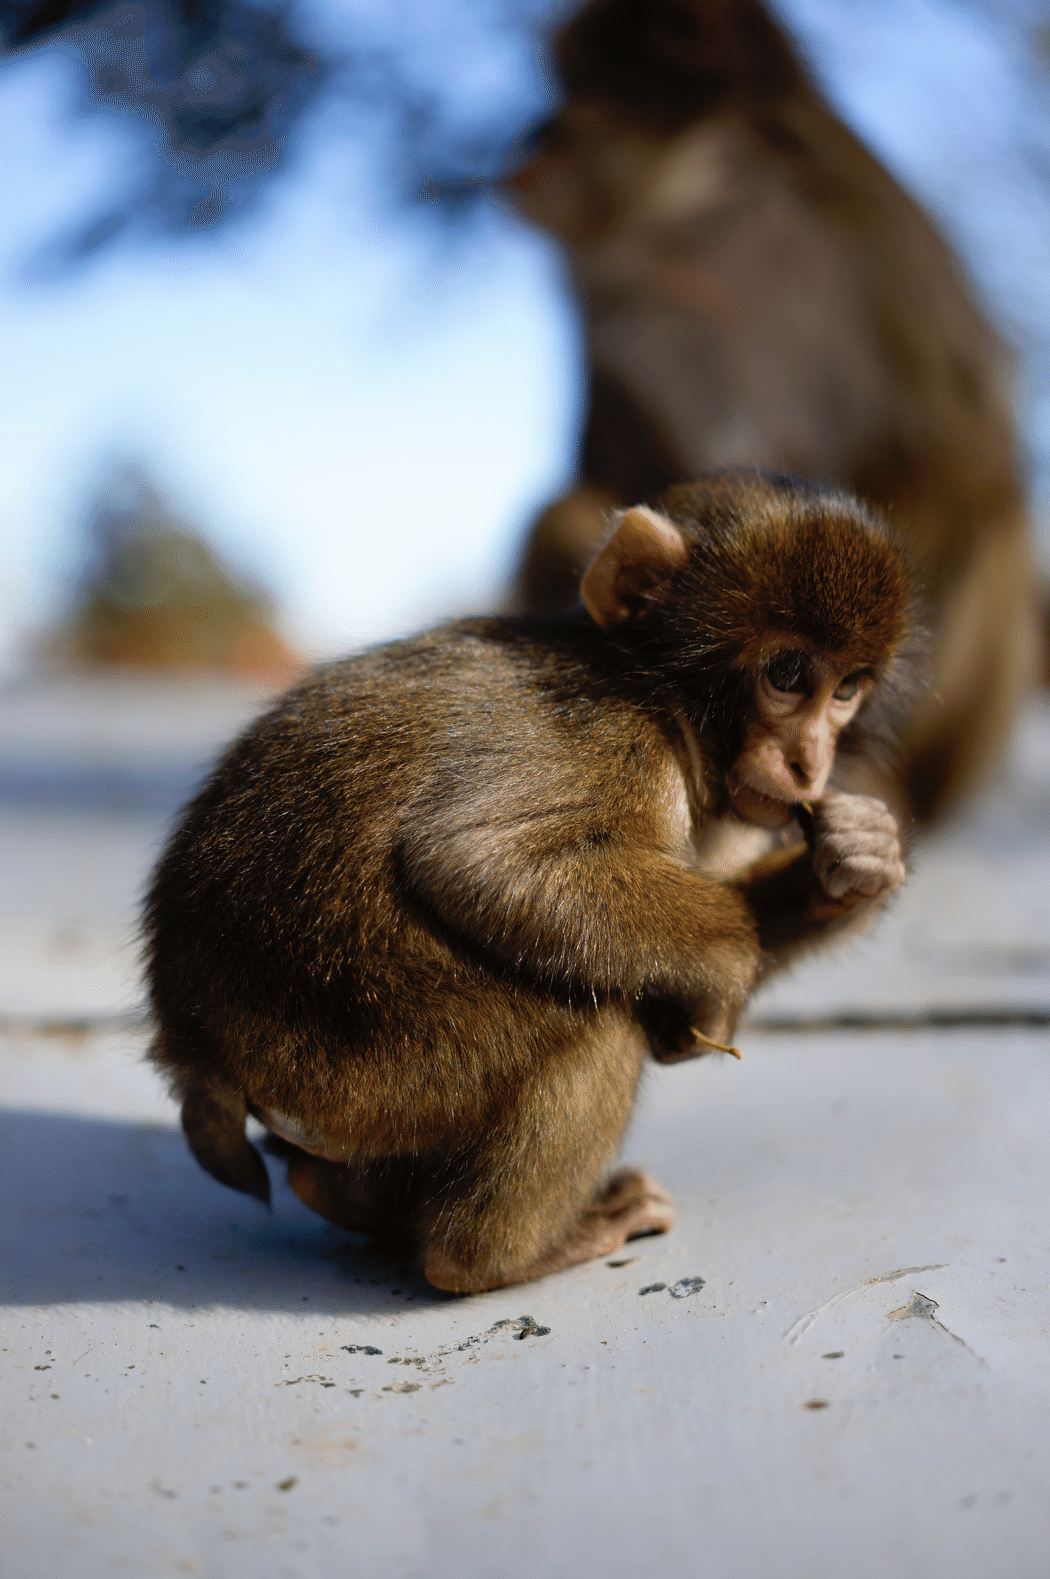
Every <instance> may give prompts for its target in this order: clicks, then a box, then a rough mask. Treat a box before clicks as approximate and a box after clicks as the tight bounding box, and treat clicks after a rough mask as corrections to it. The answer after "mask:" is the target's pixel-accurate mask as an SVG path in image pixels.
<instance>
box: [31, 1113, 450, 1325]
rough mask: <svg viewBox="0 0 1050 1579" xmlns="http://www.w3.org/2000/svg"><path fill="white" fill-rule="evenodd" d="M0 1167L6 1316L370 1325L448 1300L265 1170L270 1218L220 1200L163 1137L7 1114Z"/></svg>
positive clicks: (119, 1126) (97, 1122)
mask: <svg viewBox="0 0 1050 1579" xmlns="http://www.w3.org/2000/svg"><path fill="white" fill-rule="evenodd" d="M0 1156H2V1159H3V1160H2V1177H3V1184H2V1189H3V1227H2V1248H0V1262H2V1267H3V1271H2V1274H0V1300H2V1302H3V1303H4V1304H7V1305H46V1304H61V1303H69V1302H73V1301H87V1302H89V1303H94V1302H99V1301H122V1300H143V1299H144V1300H156V1301H158V1302H159V1303H163V1304H168V1305H175V1306H179V1307H183V1308H187V1309H189V1308H197V1307H201V1306H233V1307H237V1308H242V1309H246V1310H257V1311H273V1312H282V1311H283V1312H292V1311H296V1310H299V1311H301V1310H302V1308H303V1306H304V1305H307V1304H308V1305H309V1307H310V1309H312V1310H316V1311H318V1312H326V1313H331V1314H362V1315H384V1314H394V1313H396V1312H398V1311H402V1310H404V1309H405V1307H406V1305H408V1304H411V1305H414V1306H415V1307H416V1308H418V1307H419V1306H420V1305H426V1304H444V1303H447V1302H448V1300H449V1299H450V1298H451V1296H448V1295H444V1294H439V1293H437V1292H436V1291H435V1290H434V1289H432V1288H431V1287H430V1285H429V1284H428V1283H426V1282H425V1281H424V1279H423V1277H422V1275H421V1273H420V1272H419V1271H418V1270H417V1269H416V1268H415V1267H414V1266H412V1265H411V1263H409V1262H407V1261H406V1260H405V1258H404V1257H400V1258H399V1257H397V1256H395V1255H391V1254H389V1253H386V1252H385V1251H384V1250H383V1249H382V1247H380V1246H377V1245H376V1244H375V1242H374V1241H372V1240H369V1239H367V1238H366V1237H365V1236H363V1235H354V1234H346V1233H342V1232H340V1231H339V1230H337V1229H335V1228H332V1227H330V1226H329V1225H328V1224H327V1223H324V1222H322V1221H321V1219H320V1218H318V1217H315V1216H314V1215H313V1214H312V1213H311V1212H309V1211H307V1209H306V1208H305V1207H304V1206H302V1205H301V1204H300V1203H299V1201H297V1200H296V1198H295V1196H294V1195H292V1193H291V1191H290V1190H289V1189H288V1188H287V1186H286V1185H285V1183H284V1182H283V1169H281V1168H280V1167H279V1166H278V1165H277V1164H276V1163H275V1162H274V1161H273V1160H271V1161H270V1162H269V1164H268V1166H269V1168H270V1172H271V1177H272V1180H273V1184H274V1209H273V1210H272V1211H267V1209H266V1208H265V1207H263V1206H260V1205H259V1204H258V1203H257V1202H255V1201H250V1200H248V1199H246V1198H244V1197H242V1196H239V1195H236V1194H234V1193H233V1192H232V1191H230V1190H227V1189H224V1188H223V1186H222V1185H219V1184H216V1183H215V1182H214V1181H213V1180H211V1179H209V1178H208V1177H207V1175H206V1174H203V1173H202V1172H201V1171H200V1169H199V1168H198V1167H197V1165H196V1163H195V1162H194V1161H193V1159H192V1157H190V1155H189V1153H188V1151H187V1149H186V1143H185V1141H184V1139H183V1137H182V1135H181V1133H180V1132H179V1131H178V1130H175V1129H168V1128H164V1127H162V1126H159V1125H151V1124H142V1123H131V1122H122V1121H120V1120H115V1119H99V1118H89V1117H80V1116H78V1115H76V1114H68V1113H45V1112H33V1111H18V1110H8V1111H6V1112H4V1113H2V1114H0Z"/></svg>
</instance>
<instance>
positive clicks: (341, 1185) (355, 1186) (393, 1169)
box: [270, 1142, 424, 1239]
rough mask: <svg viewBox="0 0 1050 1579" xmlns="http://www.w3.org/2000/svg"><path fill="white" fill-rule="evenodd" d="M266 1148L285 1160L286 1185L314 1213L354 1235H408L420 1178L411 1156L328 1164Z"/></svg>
mask: <svg viewBox="0 0 1050 1579" xmlns="http://www.w3.org/2000/svg"><path fill="white" fill-rule="evenodd" d="M270 1149H273V1150H274V1151H276V1152H278V1154H279V1155H281V1156H283V1157H284V1158H285V1160H286V1162H287V1164H288V1183H289V1184H290V1185H291V1187H292V1189H293V1190H294V1191H295V1193H296V1195H297V1196H298V1197H299V1199H300V1200H301V1201H302V1202H303V1204H304V1206H309V1208H310V1210H311V1211H314V1212H316V1213H317V1214H318V1216H320V1217H323V1218H325V1219H326V1220H327V1221H328V1222H330V1223H334V1224H335V1226H336V1227H337V1228H345V1229H348V1230H350V1231H351V1232H355V1233H368V1234H378V1235H379V1236H380V1237H382V1238H385V1239H386V1238H395V1239H401V1238H406V1237H408V1236H409V1235H410V1234H411V1226H412V1215H413V1207H414V1205H415V1204H416V1202H417V1200H418V1197H419V1194H420V1191H421V1189H422V1187H423V1184H424V1180H423V1177H422V1173H421V1170H420V1168H419V1167H418V1166H416V1165H415V1159H413V1158H411V1157H408V1158H402V1157H383V1158H380V1159H379V1160H377V1161H373V1162H329V1161H327V1160H326V1159H325V1158H323V1157H311V1156H310V1155H309V1154H308V1153H307V1152H305V1151H299V1150H298V1149H297V1148H295V1147H292V1146H288V1145H287V1144H285V1143H281V1142H277V1144H276V1145H272V1146H271V1148H270Z"/></svg>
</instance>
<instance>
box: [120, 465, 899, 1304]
mask: <svg viewBox="0 0 1050 1579" xmlns="http://www.w3.org/2000/svg"><path fill="white" fill-rule="evenodd" d="M580 590H581V593H582V604H583V606H582V608H578V609H576V610H573V611H570V612H568V613H566V614H562V615H552V616H548V617H537V616H517V617H505V618H503V619H492V620H472V621H464V622H462V623H460V624H454V625H450V626H445V627H442V628H439V629H437V630H436V631H432V632H430V633H427V634H424V635H423V636H420V637H417V638H415V639H414V640H410V641H405V642H399V643H394V644H392V645H390V646H387V647H380V648H377V649H375V650H374V651H372V652H366V653H364V654H362V655H360V656H358V657H356V658H350V659H347V660H345V661H344V662H341V663H335V664H331V665H327V666H324V667H322V668H320V669H318V670H316V671H315V672H314V673H313V674H312V675H311V676H310V677H309V678H307V679H306V680H305V681H304V682H303V683H302V684H301V685H299V686H298V687H296V688H295V689H294V690H292V691H290V692H289V693H288V694H287V696H285V697H284V698H283V699H282V700H281V701H280V702H278V704H277V705H276V706H275V707H274V708H273V709H272V710H271V711H270V712H269V713H267V714H265V715H264V716H263V717H262V718H261V719H260V720H259V721H258V722H257V723H256V724H255V725H254V726H253V727H252V728H251V729H249V730H248V731H247V733H246V734H245V735H244V736H242V738H241V739H240V740H239V741H237V742H236V743H235V744H234V745H233V746H232V747H231V748H230V750H229V751H228V752H227V754H226V756H225V758H224V759H223V760H222V761H221V762H220V764H219V766H218V767H217V769H216V770H215V772H214V773H213V774H212V776H211V778H210V779H209V781H208V783H207V784H206V785H205V787H204V789H203V790H202V791H201V793H200V794H199V795H198V797H197V798H196V800H195V801H194V802H193V803H192V804H191V806H190V807H189V808H188V810H187V812H186V815H185V817H184V819H183V821H182V824H181V826H180V827H179V828H178V829H177V831H176V833H175V835H174V837H173V839H172V841H171V843H170V845H169V848H168V850H167V853H166V854H165V856H164V858H163V860H162V861H161V864H160V866H159V868H158V870H157V873H156V876H155V878H154V881H153V886H152V890H151V893H150V896H149V901H148V908H147V915H146V935H147V960H148V976H149V982H150V991H151V997H152V1004H153V1010H154V1014H155V1017H156V1025H157V1035H156V1039H155V1042H154V1046H153V1053H152V1055H153V1058H154V1060H155V1062H156V1063H157V1064H158V1065H159V1066H160V1067H161V1069H162V1070H163V1071H164V1072H165V1073H166V1074H167V1075H168V1076H169V1078H170V1079H171V1082H172V1085H173V1088H174V1090H175V1092H176V1094H177V1095H178V1096H179V1097H180V1098H181V1101H182V1116H183V1127H184V1129H185V1131H186V1135H187V1138H188V1140H189V1142H190V1145H191V1147H192V1148H193V1151H194V1153H195V1155H196V1157H197V1159H198V1161H199V1162H200V1163H201V1165H202V1166H203V1167H204V1168H206V1169H207V1170H208V1171H209V1172H210V1173H212V1174H213V1175H214V1176H215V1177H216V1178H218V1179H220V1180H221V1181H222V1182H224V1183H226V1184H230V1185H232V1186H233V1187H234V1188H236V1189H240V1190H244V1191H247V1192H248V1193H250V1194H254V1195H257V1196H259V1197H261V1198H262V1199H268V1198H269V1182H268V1179H267V1174H266V1169H265V1166H264V1164H263V1161H262V1159H261V1157H260V1156H259V1155H258V1153H257V1152H256V1151H255V1150H254V1148H253V1147H252V1146H251V1145H250V1144H249V1142H248V1140H247V1139H246V1137H245V1133H244V1125H245V1116H246V1114H247V1113H248V1112H251V1113H253V1114H254V1115H255V1116H256V1117H257V1118H259V1119H261V1120H262V1122H263V1123H264V1124H266V1125H267V1126H268V1127H269V1129H270V1130H271V1131H272V1132H273V1133H274V1135H275V1136H277V1137H278V1143H279V1144H281V1145H282V1147H283V1149H284V1150H285V1153H286V1155H287V1156H288V1161H289V1180H290V1183H291V1184H292V1187H293V1188H294V1189H295V1190H296V1192H297V1193H298V1194H299V1195H300V1197H301V1198H302V1199H303V1200H304V1201H306V1203H307V1204H308V1205H310V1206H312V1207H314V1208H315V1209H316V1210H317V1211H319V1212H321V1214H322V1215H323V1216H325V1217H327V1218H329V1219H330V1220H332V1221H333V1222H336V1223H339V1224H340V1225H342V1226H344V1227H348V1228H357V1229H385V1230H393V1231H396V1232H398V1233H400V1234H403V1235H405V1236H407V1237H408V1239H409V1240H410V1241H411V1242H412V1243H413V1244H414V1245H416V1246H417V1247H418V1248H419V1249H420V1251H421V1253H422V1257H423V1265H424V1270H425V1272H426V1276H427V1277H428V1278H429V1279H430V1281H431V1282H432V1283H434V1284H435V1285H436V1286H437V1287H439V1288H443V1289H448V1290H451V1291H454V1292H460V1293H465V1292H472V1291H476V1290H479V1289H484V1288H493V1287H497V1286H500V1285H502V1284H506V1283H513V1282H518V1281H521V1280H523V1279H527V1278H532V1277H537V1276H539V1275H541V1274H542V1273H545V1272H551V1271H556V1270H557V1269H558V1268H559V1267H564V1266H569V1265H572V1264H573V1263H574V1262H577V1261H582V1260H586V1259H588V1258H590V1257H592V1256H597V1255H601V1254H604V1253H606V1252H607V1251H609V1250H612V1249H615V1248H617V1247H618V1246H619V1245H621V1244H622V1243H623V1242H624V1240H625V1239H627V1238H629V1237H632V1236H634V1235H637V1234H642V1233H651V1232H659V1231H662V1230H664V1229H666V1228H668V1227H669V1226H670V1224H671V1222H672V1221H673V1213H672V1211H671V1205H670V1201H669V1198H668V1197H667V1195H666V1193H665V1192H664V1191H663V1190H662V1189H660V1187H659V1186H657V1185H655V1184H654V1183H653V1182H652V1181H651V1180H650V1179H648V1178H647V1177H646V1175H644V1174H642V1173H639V1172H637V1171H636V1170H628V1171H626V1172H622V1173H619V1174H616V1175H613V1177H612V1178H611V1179H610V1178H609V1169H610V1167H611V1164H612V1162H613V1160H614V1158H615V1156H616V1152H617V1150H618V1147H619V1144H620V1139H621V1136H622V1134H623V1131H624V1128H625V1126H626V1124H627V1120H628V1118H629V1116H630V1113H631V1108H632V1105H633V1102H634V1096H635V1091H636V1088H637V1085H638V1080H639V1077H640V1074H641V1071H642V1068H643V1065H644V1063H645V1060H646V1058H647V1056H648V1055H649V1054H652V1055H654V1056H655V1057H657V1058H659V1059H662V1060H668V1061H677V1060H678V1059H680V1058H682V1057H691V1056H696V1055H697V1054H698V1053H703V1052H704V1051H706V1050H708V1049H710V1048H712V1047H715V1048H718V1049H719V1050H720V1051H722V1052H727V1051H733V1049H731V1048H729V1047H728V1046H727V1045H726V1044H727V1043H728V1040H729V1038H730V1037H731V1036H732V1034H733V1029H734V1026H735V1023H736V1020H737V1017H738V1015H739V1014H740V1012H741V1010H742V1009H743V1007H744V1005H745V1003H746V1002H747V999H748V996H749V994H750V993H751V991H752V990H753V989H754V987H755V986H757V985H758V983H759V982H760V981H762V980H763V979H765V977H767V976H768V975H769V974H770V973H771V972H772V971H774V970H776V969H778V968H779V967H781V966H782V965H784V964H785V963H787V962H788V961H790V960H792V959H794V958H796V957H797V956H798V955H799V954H800V953H801V952H804V951H805V950H807V949H809V948H812V947H814V946H816V945H818V944H820V943H822V942H824V941H826V940H828V939H830V938H834V937H835V936H837V935H838V934H839V933H840V932H842V931H843V930H844V929H845V928H848V927H852V926H855V925H856V924H857V923H858V922H859V921H861V920H863V919H865V918H866V917H868V916H870V915H871V914H873V912H874V910H875V909H876V908H877V907H878V906H879V905H881V904H882V903H883V901H884V900H885V899H886V897H887V896H888V895H889V894H890V893H892V891H893V890H894V889H895V888H896V887H897V886H898V884H899V883H900V882H901V880H902V878H903V876H904V857H903V846H902V840H901V835H900V832H899V829H898V826H897V822H896V819H895V818H894V816H893V814H892V813H891V812H890V811H889V810H888V809H887V807H886V806H885V805H884V804H883V803H882V802H881V801H879V800H877V799H874V798H872V797H870V796H865V795H855V794H850V793H847V792H845V790H844V789H843V787H842V786H843V781H842V779H841V778H840V777H838V773H839V769H840V767H841V761H842V759H845V761H846V762H850V761H853V762H857V761H860V762H865V761H873V762H881V763H885V762H886V761H887V760H888V754H889V752H890V751H891V748H892V747H891V742H892V734H893V725H894V720H895V718H896V716H897V715H898V713H899V711H900V709H901V707H902V706H903V705H904V703H905V702H906V699H907V695H908V687H909V685H910V683H911V681H912V671H911V661H912V646H913V638H914V629H913V626H914V611H913V605H912V593H911V589H910V584H909V578H908V575H907V571H906V568H905V565H904V563H903V561H902V559H901V556H900V554H899V552H898V550H897V548H896V546H895V545H894V543H893V541H892V539H891V538H890V536H889V535H888V533H887V532H886V531H885V529H884V528H883V526H882V525H881V524H880V522H879V521H878V520H877V518H875V517H874V516H873V515H872V514H871V513H870V512H869V511H868V510H867V509H866V507H864V506H863V505H860V504H858V503H856V502H855V501H853V500H852V499H850V498H848V497H847V496H845V495H842V494H836V493H822V492H820V491H819V490H816V489H814V488H812V487H811V486H809V485H807V484H796V483H792V482H790V481H788V480H785V479H783V478H772V477H766V478H763V477H759V476H757V475H756V474H754V473H730V474H727V475H723V476H720V477H712V478H708V479H705V480H704V481H702V482H700V483H696V484H693V485H690V486H686V487H681V488H677V489H672V490H671V491H670V492H669V493H668V494H667V495H665V496H664V498H663V499H662V500H661V501H660V507H659V508H658V509H652V508H649V507H645V506H642V507H639V508H634V509H630V510H627V511H625V512H621V513H620V514H619V516H618V517H617V518H616V520H615V522H614V526H613V531H612V535H611V537H610V538H609V540H608V542H607V543H606V544H605V545H604V546H603V547H602V548H601V549H600V550H599V552H598V553H597V555H596V556H595V557H594V559H593V560H592V562H591V564H590V566H589V568H588V569H587V571H586V573H585V575H584V577H583V581H582V585H581V589H580ZM837 759H838V765H837ZM796 819H801V821H802V823H803V825H804V827H805V831H806V833H807V835H808V839H807V841H806V842H803V840H802V839H800V838H798V837H797V829H795V832H796V839H795V841H794V842H793V843H788V844H781V845H780V846H779V847H777V848H772V849H771V848H770V846H771V845H775V844H776V840H777V835H778V833H779V832H780V831H781V830H785V831H790V830H791V829H792V828H793V827H794V825H795V822H796ZM763 850H764V851H765V852H766V853H764V854H762V853H761V852H762V851H763ZM756 856H757V857H758V859H757V860H756V859H755V857H756Z"/></svg>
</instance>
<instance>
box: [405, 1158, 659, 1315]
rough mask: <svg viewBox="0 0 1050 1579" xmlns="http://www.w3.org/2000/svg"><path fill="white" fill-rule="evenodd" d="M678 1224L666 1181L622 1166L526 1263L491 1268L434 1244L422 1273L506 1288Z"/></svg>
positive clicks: (444, 1282)
mask: <svg viewBox="0 0 1050 1579" xmlns="http://www.w3.org/2000/svg"><path fill="white" fill-rule="evenodd" d="M673 1227H674V1205H673V1203H672V1201H671V1197H670V1195H669V1194H668V1193H667V1191H666V1190H665V1189H664V1187H663V1185H661V1184H657V1182H656V1180H655V1179H650V1177H649V1175H648V1174H647V1173H642V1171H641V1170H640V1169H639V1168H621V1170H620V1172H619V1173H614V1174H613V1176H612V1178H611V1179H610V1180H609V1182H608V1184H606V1185H605V1186H604V1187H603V1188H602V1189H601V1190H599V1191H598V1193H597V1194H596V1195H595V1197H594V1200H593V1201H592V1203H591V1205H590V1206H588V1207H585V1208H584V1210H583V1211H582V1212H581V1213H580V1216H579V1219H578V1220H577V1222H576V1224H575V1226H574V1227H573V1228H571V1229H570V1231H569V1232H568V1234H566V1235H565V1237H564V1238H563V1239H562V1240H561V1241H560V1243H559V1244H557V1245H556V1246H555V1247H554V1248H553V1249H551V1250H548V1251H546V1252H545V1253H544V1254H543V1255H541V1256H539V1257H537V1258H536V1259H534V1260H531V1261H529V1262H528V1263H527V1264H522V1265H520V1266H517V1267H515V1266H508V1265H506V1263H504V1264H503V1265H502V1266H500V1267H499V1268H491V1269H486V1268H485V1267H484V1266H478V1265H469V1264H467V1263H465V1262H464V1261H461V1260H459V1259H457V1258H454V1257H453V1256H451V1255H450V1254H449V1253H448V1251H447V1249H446V1248H445V1245H444V1244H443V1243H439V1244H436V1245H431V1247H430V1248H429V1250H428V1251H427V1253H426V1256H425V1259H424V1265H423V1272H424V1275H425V1277H426V1279H427V1281H428V1283H433V1285H434V1287H435V1288H440V1289H445V1290H446V1291H447V1292H448V1293H450V1294H479V1293H481V1292H482V1291H483V1290H484V1289H489V1288H504V1287H506V1286H507V1284H509V1283H528V1282H530V1281H531V1280H532V1279H533V1278H537V1277H546V1275H547V1273H548V1272H561V1271H563V1270H564V1269H565V1268H566V1267H571V1266H578V1265H579V1264H580V1262H581V1261H594V1260H596V1259H597V1257H599V1256H605V1255H609V1254H611V1252H612V1251H614V1250H619V1249H620V1247H621V1245H624V1244H626V1243H627V1241H628V1239H641V1238H642V1237H643V1236H644V1235H646V1234H665V1233H667V1231H668V1229H670V1228H673Z"/></svg>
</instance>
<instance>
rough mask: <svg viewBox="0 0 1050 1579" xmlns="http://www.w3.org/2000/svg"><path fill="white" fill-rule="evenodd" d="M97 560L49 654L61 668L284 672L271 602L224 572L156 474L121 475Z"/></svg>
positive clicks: (108, 496) (103, 510) (285, 653)
mask: <svg viewBox="0 0 1050 1579" xmlns="http://www.w3.org/2000/svg"><path fill="white" fill-rule="evenodd" d="M88 539H89V557H88V561H87V564H86V566H85V568H84V571H83V574H82V575H81V577H80V582H79V586H78V589H77V593H76V596H75V600H74V604H73V607H72V609H71V611H70V614H69V616H68V617H67V619H66V621H65V622H64V624H63V628H62V630H61V631H60V632H59V633H58V634H57V636H56V637H55V638H54V640H53V641H52V643H51V644H50V654H51V657H52V658H53V659H54V660H56V661H58V662H59V663H60V664H97V665H109V664H126V665H134V666H137V667H141V668H164V669H171V668H187V667H208V668H215V669H225V670H236V671H242V672H270V671H274V670H277V671H282V672H283V671H286V670H289V669H291V668H292V667H294V665H295V659H294V657H293V655H292V653H291V652H290V650H289V649H288V647H287V646H286V645H285V643H284V642H283V641H282V639H281V637H280V636H279V635H278V634H277V631H276V630H275V628H274V625H273V622H272V602H271V599H270V598H269V597H268V596H267V595H266V594H265V593H264V592H262V591H260V590H259V589H258V588H256V587H252V586H250V585H248V584H247V583H246V582H244V581H242V580H240V579H239V578H237V577H236V576H234V575H233V574H231V572H230V571H229V570H228V569H227V568H226V567H225V566H224V565H223V564H222V563H221V562H220V560H219V559H218V558H217V556H216V555H215V553H214V552H213V550H212V549H211V548H210V547H209V546H208V544H207V542H206V541H205V540H204V537H203V535H202V534H201V532H200V531H199V529H197V528H196V527H194V526H192V525H190V524H189V523H187V522H185V521H183V520H181V519H180V518H179V517H178V516H177V515H176V514H175V513H174V512H173V510H172V508H171V506H170V504H169V503H168V501H167V500H166V499H165V497H164V495H163V493H162V492H161V490H160V489H159V488H158V486H157V484H156V483H155V482H154V481H153V479H152V478H151V477H150V475H149V473H148V472H147V471H145V470H144V469H143V468H142V467H140V466H136V465H130V464H128V465H124V466H121V467H119V468H117V469H116V470H115V472H114V473H113V474H112V475H111V476H110V478H109V479H108V481H107V483H106V485H105V486H104V488H103V490H102V492H101V494H100V496H99V498H98V500H97V502H96V504H95V505H94V507H93V509H92V510H91V512H90V516H89V521H88Z"/></svg>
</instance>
